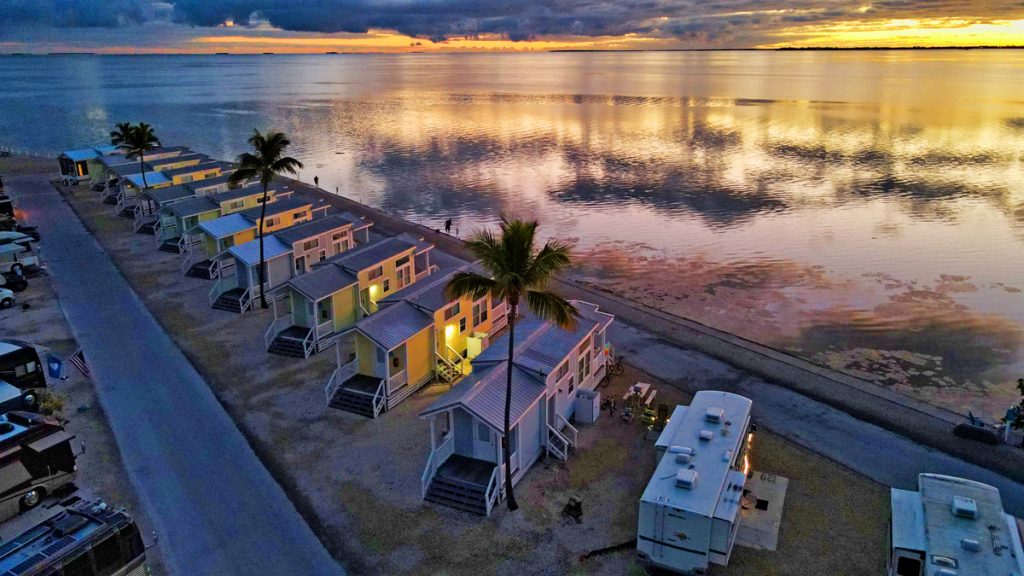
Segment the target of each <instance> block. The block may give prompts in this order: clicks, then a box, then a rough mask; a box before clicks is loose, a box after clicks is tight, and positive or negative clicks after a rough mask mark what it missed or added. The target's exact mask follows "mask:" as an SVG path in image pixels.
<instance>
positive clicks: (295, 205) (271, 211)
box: [239, 198, 312, 222]
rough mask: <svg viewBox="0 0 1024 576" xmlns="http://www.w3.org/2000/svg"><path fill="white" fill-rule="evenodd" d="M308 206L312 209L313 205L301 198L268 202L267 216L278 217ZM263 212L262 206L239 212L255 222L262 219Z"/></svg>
mask: <svg viewBox="0 0 1024 576" xmlns="http://www.w3.org/2000/svg"><path fill="white" fill-rule="evenodd" d="M306 206H309V207H312V204H310V203H309V200H302V199H299V198H284V199H281V200H277V201H275V202H267V214H266V215H267V216H268V217H269V216H276V215H278V214H283V213H285V212H290V211H292V210H298V209H299V208H303V207H306ZM262 210H263V207H262V206H257V207H255V208H249V209H248V210H243V211H241V212H239V214H241V215H242V216H244V217H246V218H248V219H249V220H251V221H253V222H255V221H256V220H259V219H260V212H261V211H262Z"/></svg>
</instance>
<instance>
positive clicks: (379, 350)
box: [377, 348, 384, 364]
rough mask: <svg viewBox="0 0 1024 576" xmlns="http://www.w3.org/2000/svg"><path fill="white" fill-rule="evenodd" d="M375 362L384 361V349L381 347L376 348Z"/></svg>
mask: <svg viewBox="0 0 1024 576" xmlns="http://www.w3.org/2000/svg"><path fill="white" fill-rule="evenodd" d="M377 363H378V364H383V363H384V349H383V348H377Z"/></svg>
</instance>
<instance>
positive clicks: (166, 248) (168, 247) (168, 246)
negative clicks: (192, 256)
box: [160, 240, 181, 254]
mask: <svg viewBox="0 0 1024 576" xmlns="http://www.w3.org/2000/svg"><path fill="white" fill-rule="evenodd" d="M160 251H161V252H170V253H171V254H181V248H180V247H179V246H178V241H177V240H168V241H166V242H162V243H161V244H160Z"/></svg>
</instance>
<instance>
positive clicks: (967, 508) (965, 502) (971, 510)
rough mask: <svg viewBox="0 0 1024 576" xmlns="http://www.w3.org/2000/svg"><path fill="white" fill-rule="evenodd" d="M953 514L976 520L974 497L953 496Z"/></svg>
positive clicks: (976, 511)
mask: <svg viewBox="0 0 1024 576" xmlns="http://www.w3.org/2000/svg"><path fill="white" fill-rule="evenodd" d="M953 514H956V515H957V516H959V517H960V518H970V519H971V520H977V518H978V503H977V502H975V501H974V498H967V497H966V496H953Z"/></svg>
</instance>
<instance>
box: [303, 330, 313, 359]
mask: <svg viewBox="0 0 1024 576" xmlns="http://www.w3.org/2000/svg"><path fill="white" fill-rule="evenodd" d="M315 334H316V330H310V331H309V332H306V336H305V337H304V338H303V339H302V353H303V354H305V355H306V358H309V356H310V354H312V353H313V348H314V347H315V346H316V338H314V337H313V336H314V335H315Z"/></svg>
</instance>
